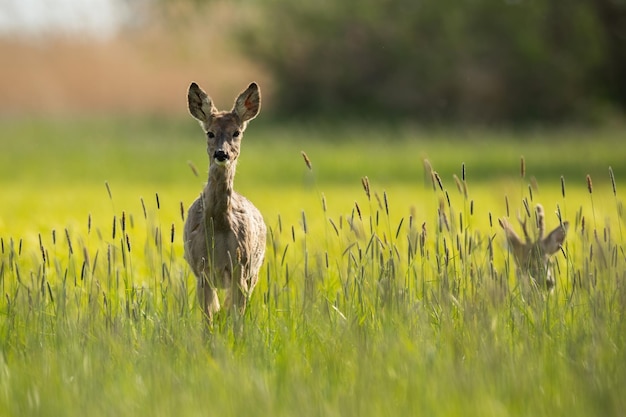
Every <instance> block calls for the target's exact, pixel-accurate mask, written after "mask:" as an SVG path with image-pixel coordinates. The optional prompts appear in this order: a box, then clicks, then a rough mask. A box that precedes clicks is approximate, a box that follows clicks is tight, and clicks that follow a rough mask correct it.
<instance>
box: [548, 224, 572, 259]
mask: <svg viewBox="0 0 626 417" xmlns="http://www.w3.org/2000/svg"><path fill="white" fill-rule="evenodd" d="M568 229H569V222H563V224H562V225H560V226H557V227H556V229H554V230H553V231H551V232H550V234H549V235H548V236H546V238H545V239H543V240H542V241H541V245H542V246H543V250H544V252H545V253H547V254H548V255H552V254H554V253H556V252H557V251H558V250H559V248H560V247H561V245H562V244H563V242H565V235H567V230H568Z"/></svg>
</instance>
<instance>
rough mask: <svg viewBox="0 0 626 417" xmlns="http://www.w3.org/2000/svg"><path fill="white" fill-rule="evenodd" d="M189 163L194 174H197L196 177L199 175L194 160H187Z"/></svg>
mask: <svg viewBox="0 0 626 417" xmlns="http://www.w3.org/2000/svg"><path fill="white" fill-rule="evenodd" d="M187 165H189V168H191V172H193V175H195V176H196V177H198V169H197V168H196V166H195V165H194V164H193V162H191V161H187Z"/></svg>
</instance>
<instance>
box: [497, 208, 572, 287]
mask: <svg viewBox="0 0 626 417" xmlns="http://www.w3.org/2000/svg"><path fill="white" fill-rule="evenodd" d="M535 213H536V221H537V223H536V225H537V234H536V238H535V239H533V238H531V236H530V235H529V233H528V227H527V221H528V219H525V220H522V219H521V218H520V217H519V216H518V220H519V222H520V224H521V226H522V231H523V233H524V240H522V239H521V238H520V237H519V236H518V235H517V233H515V231H514V230H513V228H512V227H511V225H510V224H509V222H508V221H507V220H506V219H505V218H502V219H499V223H500V226H501V227H502V228H503V229H504V232H505V234H506V238H507V241H508V242H509V245H510V248H511V251H512V252H513V257H514V258H515V263H516V265H517V273H518V274H517V275H518V277H519V278H520V279H521V280H522V282H523V283H524V284H525V283H528V282H530V283H531V284H533V285H534V286H536V287H540V288H546V289H548V290H552V289H553V288H554V286H555V284H556V281H555V279H554V277H553V276H552V271H551V268H550V256H552V255H553V254H555V253H556V252H557V251H558V250H559V249H560V248H561V245H562V244H563V242H564V241H565V236H566V234H567V229H568V228H569V223H568V222H563V223H561V224H560V225H559V226H557V227H556V228H555V229H554V230H552V231H551V232H550V233H548V235H547V236H544V235H545V215H544V212H543V207H542V206H541V205H539V204H538V205H537V208H536V211H535Z"/></svg>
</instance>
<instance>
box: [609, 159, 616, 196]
mask: <svg viewBox="0 0 626 417" xmlns="http://www.w3.org/2000/svg"><path fill="white" fill-rule="evenodd" d="M609 176H610V177H611V187H613V195H614V196H617V188H616V187H615V175H613V168H612V167H610V166H609Z"/></svg>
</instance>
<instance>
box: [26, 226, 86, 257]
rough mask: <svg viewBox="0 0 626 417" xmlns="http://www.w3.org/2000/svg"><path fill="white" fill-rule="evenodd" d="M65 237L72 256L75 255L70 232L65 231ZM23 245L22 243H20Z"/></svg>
mask: <svg viewBox="0 0 626 417" xmlns="http://www.w3.org/2000/svg"><path fill="white" fill-rule="evenodd" d="M65 237H66V239H67V246H68V248H69V250H70V255H72V254H73V253H74V249H72V240H71V239H70V231H69V230H67V229H65ZM20 243H21V241H20Z"/></svg>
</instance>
